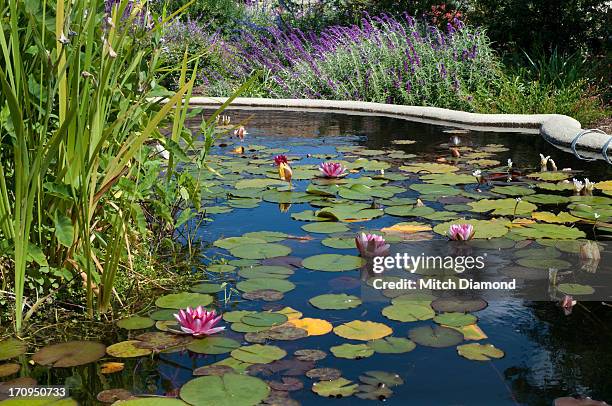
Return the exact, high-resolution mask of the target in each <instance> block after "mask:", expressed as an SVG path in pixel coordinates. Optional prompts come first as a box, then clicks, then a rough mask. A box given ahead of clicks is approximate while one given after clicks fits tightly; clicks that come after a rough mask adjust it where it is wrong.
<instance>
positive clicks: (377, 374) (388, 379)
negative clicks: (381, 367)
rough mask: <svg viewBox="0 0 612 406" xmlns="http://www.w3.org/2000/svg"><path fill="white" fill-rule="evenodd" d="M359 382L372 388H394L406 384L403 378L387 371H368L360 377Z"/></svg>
mask: <svg viewBox="0 0 612 406" xmlns="http://www.w3.org/2000/svg"><path fill="white" fill-rule="evenodd" d="M359 380H360V381H361V382H363V383H365V384H367V385H372V386H388V387H394V386H398V385H402V384H403V383H404V380H403V379H402V377H401V376H399V375H398V374H396V373H394V372H387V371H367V372H365V373H364V374H363V375H361V376H360V377H359Z"/></svg>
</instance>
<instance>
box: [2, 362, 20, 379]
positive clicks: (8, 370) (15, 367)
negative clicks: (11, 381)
mask: <svg viewBox="0 0 612 406" xmlns="http://www.w3.org/2000/svg"><path fill="white" fill-rule="evenodd" d="M20 369H21V365H19V364H13V363H8V364H0V378H5V377H7V376H11V375H13V374H16V373H17V372H19V370H20Z"/></svg>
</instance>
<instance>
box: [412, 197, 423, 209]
mask: <svg viewBox="0 0 612 406" xmlns="http://www.w3.org/2000/svg"><path fill="white" fill-rule="evenodd" d="M424 206H425V203H423V201H422V200H421V199H418V198H417V201H416V203H415V204H414V207H424Z"/></svg>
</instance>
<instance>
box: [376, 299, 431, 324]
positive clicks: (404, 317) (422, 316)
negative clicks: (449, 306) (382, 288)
mask: <svg viewBox="0 0 612 406" xmlns="http://www.w3.org/2000/svg"><path fill="white" fill-rule="evenodd" d="M382 314H383V316H385V317H386V318H388V319H391V320H397V321H402V322H407V321H417V320H429V319H431V318H433V317H434V316H435V315H436V313H435V312H434V311H433V309H432V308H431V306H429V304H426V305H423V304H420V303H418V302H417V303H411V302H403V303H398V304H393V305H391V306H387V307H385V308H384V309H383V310H382Z"/></svg>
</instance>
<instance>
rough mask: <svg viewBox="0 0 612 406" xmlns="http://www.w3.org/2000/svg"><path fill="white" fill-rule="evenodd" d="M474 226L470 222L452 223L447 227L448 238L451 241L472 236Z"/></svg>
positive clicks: (468, 238) (463, 239) (469, 238)
mask: <svg viewBox="0 0 612 406" xmlns="http://www.w3.org/2000/svg"><path fill="white" fill-rule="evenodd" d="M474 233H475V230H474V227H473V226H472V225H471V224H453V225H452V226H450V228H449V229H448V238H450V239H451V240H453V241H467V240H471V239H472V238H474Z"/></svg>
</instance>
